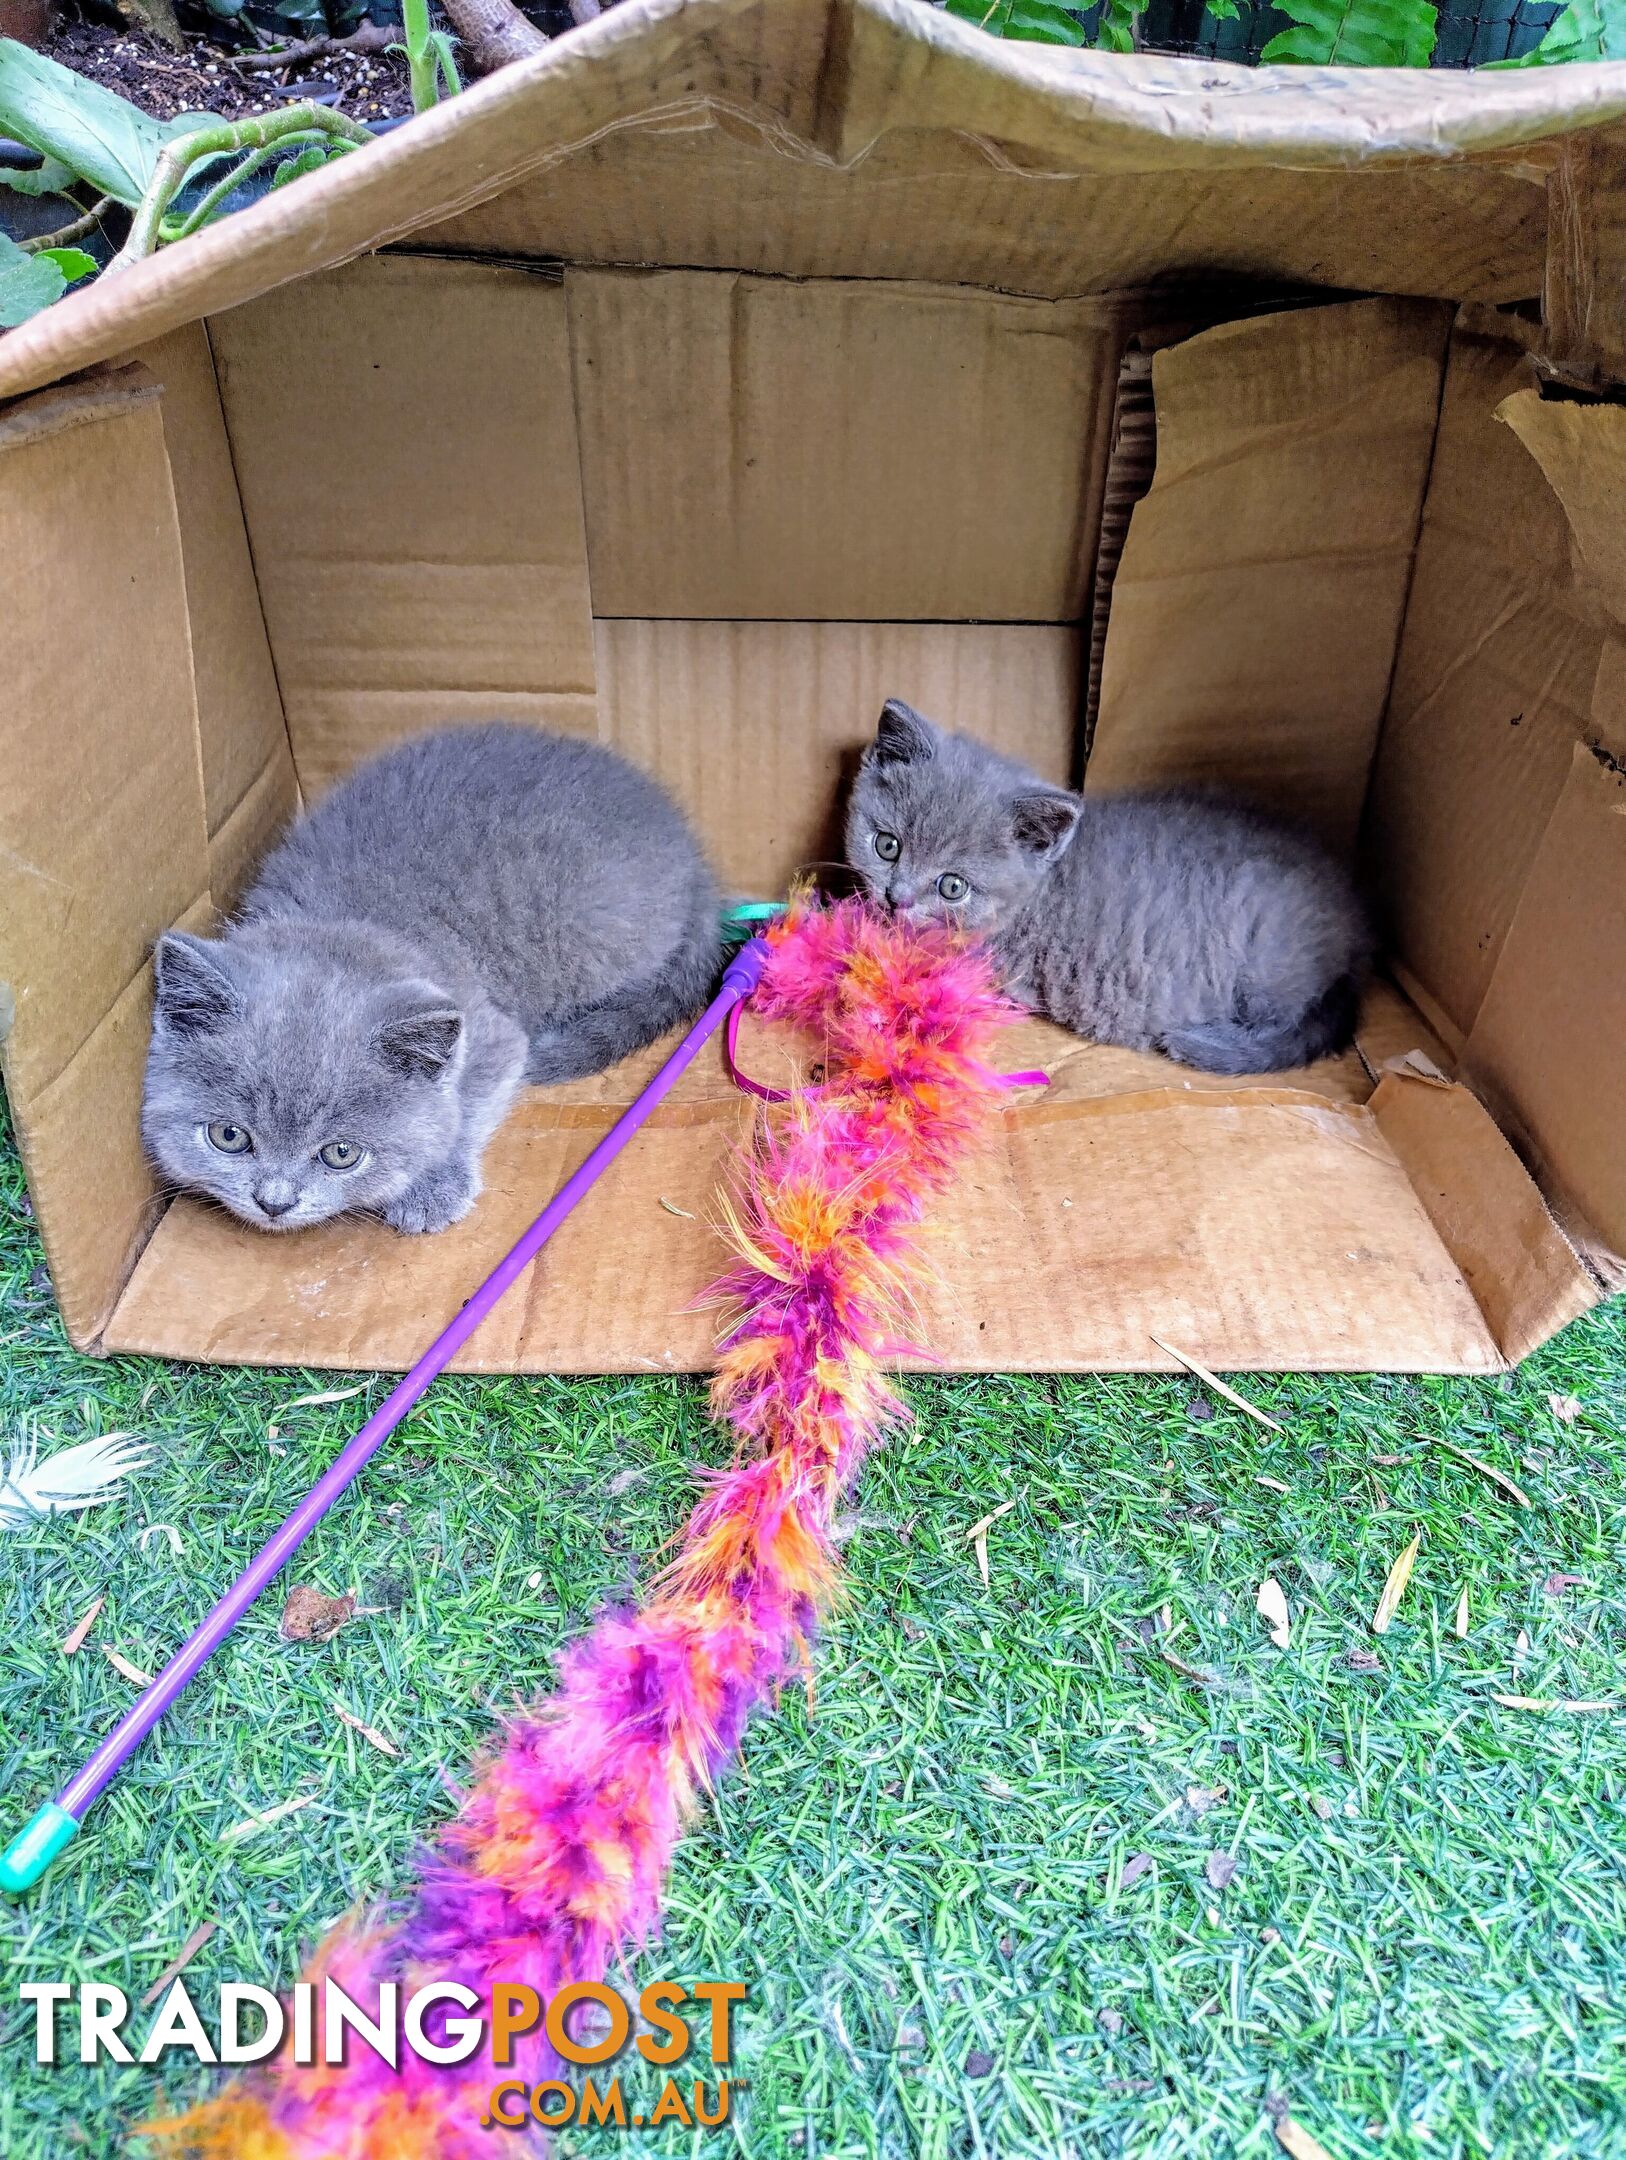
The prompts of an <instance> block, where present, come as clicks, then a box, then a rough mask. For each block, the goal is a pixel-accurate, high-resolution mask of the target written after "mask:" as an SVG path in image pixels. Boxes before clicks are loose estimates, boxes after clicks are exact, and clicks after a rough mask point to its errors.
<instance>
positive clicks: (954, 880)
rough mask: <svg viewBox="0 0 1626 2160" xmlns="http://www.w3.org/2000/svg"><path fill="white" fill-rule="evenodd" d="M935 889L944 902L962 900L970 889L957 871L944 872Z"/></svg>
mask: <svg viewBox="0 0 1626 2160" xmlns="http://www.w3.org/2000/svg"><path fill="white" fill-rule="evenodd" d="M937 889H938V891H939V892H940V893H941V894H942V895H943V898H944V899H945V900H950V901H952V900H963V899H964V898H965V896H966V894H967V893H968V892H969V891H970V890H971V887H970V886H969V885H968V884H967V883H966V881H965V879H964V878H963V877H961V875H960V873H959V871H958V870H945V871H944V872H943V875H942V876H941V877H940V878H939V879H938V881H937Z"/></svg>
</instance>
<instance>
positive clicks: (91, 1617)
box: [62, 1594, 107, 1657]
mask: <svg viewBox="0 0 1626 2160" xmlns="http://www.w3.org/2000/svg"><path fill="white" fill-rule="evenodd" d="M106 1603H107V1598H106V1596H105V1594H104V1595H103V1596H101V1597H99V1598H98V1599H97V1600H96V1602H95V1604H94V1605H92V1606H91V1608H90V1610H89V1612H87V1613H86V1614H85V1617H84V1618H83V1619H82V1620H81V1621H80V1622H79V1624H78V1626H77V1627H75V1628H73V1629H71V1630H70V1632H69V1633H68V1634H66V1635H65V1636H64V1637H63V1638H62V1655H63V1656H64V1657H73V1656H74V1655H75V1654H76V1653H77V1652H78V1651H80V1650H83V1648H84V1647H85V1638H86V1636H87V1635H89V1633H90V1631H91V1629H92V1628H93V1627H94V1626H95V1625H96V1615H97V1614H98V1613H99V1612H100V1611H101V1609H102V1607H103V1606H104V1605H105V1604H106Z"/></svg>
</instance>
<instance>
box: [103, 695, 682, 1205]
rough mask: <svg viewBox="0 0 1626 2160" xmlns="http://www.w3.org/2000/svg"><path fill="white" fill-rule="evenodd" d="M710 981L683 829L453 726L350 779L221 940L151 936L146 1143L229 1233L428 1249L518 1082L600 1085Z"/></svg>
mask: <svg viewBox="0 0 1626 2160" xmlns="http://www.w3.org/2000/svg"><path fill="white" fill-rule="evenodd" d="M720 964H721V948H720V939H719V931H718V894H717V888H716V886H715V884H714V883H713V880H712V876H711V872H710V871H709V869H708V868H707V866H706V862H705V859H704V857H703V856H702V854H701V852H700V848H699V845H698V843H697V842H696V840H695V838H694V836H693V834H692V833H691V832H690V830H689V828H688V826H687V824H686V823H685V822H684V819H683V816H682V814H681V813H680V812H679V811H678V809H677V808H676V806H675V805H674V804H673V803H672V802H671V801H670V800H669V798H668V797H667V796H666V795H665V794H663V793H662V791H661V790H660V788H659V787H657V786H656V784H655V783H654V781H652V780H649V779H646V778H645V777H644V775H643V774H642V773H639V772H635V771H634V770H633V768H632V767H631V766H630V765H627V764H625V763H624V762H623V761H622V760H621V759H620V758H618V757H615V756H613V755H612V754H611V753H610V752H609V751H608V750H603V749H600V748H599V747H598V745H597V744H594V743H588V742H580V741H576V740H573V739H570V738H566V737H562V736H556V735H544V734H541V733H539V732H538V731H537V730H535V729H533V728H524V727H483V728H454V729H449V730H447V731H446V732H445V733H442V734H438V735H427V736H424V737H422V738H421V739H420V740H418V741H416V742H408V743H405V744H403V745H402V746H401V747H400V748H398V749H394V750H390V751H388V752H386V753H385V754H384V755H383V756H382V757H379V758H377V759H375V760H374V761H373V762H372V763H370V764H367V765H364V766H362V767H360V769H359V770H358V771H356V772H355V773H353V774H352V775H351V776H350V777H349V778H348V779H347V780H345V781H344V782H343V783H342V784H341V785H340V786H339V787H337V788H335V789H334V790H333V792H332V794H331V795H328V796H327V797H325V798H324V800H323V801H322V802H320V803H319V804H318V805H317V807H316V809H315V810H314V811H312V813H311V814H310V816H309V817H306V818H302V819H301V820H300V821H299V822H298V823H297V824H295V825H294V826H293V828H292V829H291V830H290V831H289V833H288V834H287V835H286V837H285V838H284V839H283V840H282V841H281V842H280V844H279V845H278V846H277V847H276V848H275V849H274V850H273V851H272V853H271V854H270V856H269V857H268V858H267V860H266V862H265V864H264V866H263V867H262V869H261V871H260V874H259V878H258V880H257V882H256V883H255V885H254V888H253V890H252V891H251V892H250V893H249V895H248V897H247V899H246V900H245V901H244V902H243V905H242V908H241V910H240V912H239V916H238V919H237V920H236V921H235V922H234V923H233V924H232V925H231V927H230V928H229V929H228V930H227V931H226V933H225V935H224V936H223V937H221V938H218V939H213V940H209V939H204V938H198V937H190V936H187V935H184V934H182V933H181V932H179V931H176V932H172V933H171V934H170V935H169V936H167V937H165V938H162V939H160V941H159V945H158V951H157V1009H156V1013H155V1016H154V1021H153V1036H152V1049H151V1052H150V1053H149V1056H148V1061H147V1077H146V1093H145V1098H144V1101H143V1104H142V1119H141V1124H142V1136H143V1138H144V1140H145V1142H146V1147H147V1152H148V1154H149V1155H150V1156H151V1157H152V1160H153V1161H154V1162H155V1163H156V1164H157V1166H158V1168H159V1169H160V1170H161V1171H162V1172H163V1174H164V1175H165V1176H166V1177H167V1178H169V1179H171V1180H173V1182H174V1183H176V1184H177V1185H181V1186H184V1187H186V1188H188V1189H189V1190H191V1191H193V1192H200V1193H206V1194H208V1195H209V1196H210V1197H211V1198H213V1199H215V1200H218V1201H220V1202H221V1203H222V1204H223V1205H224V1206H226V1207H228V1208H230V1209H231V1211H232V1213H233V1214H234V1215H239V1216H241V1217H242V1219H243V1221H244V1222H248V1223H253V1224H254V1225H255V1226H256V1227H257V1228H260V1229H266V1230H294V1229H303V1228H304V1227H305V1226H306V1225H307V1224H309V1223H317V1222H323V1221H325V1220H326V1219H327V1218H328V1217H330V1216H333V1215H339V1214H345V1213H369V1214H375V1215H381V1216H382V1217H383V1218H384V1220H385V1221H386V1222H388V1223H392V1224H393V1225H394V1226H395V1228H396V1229H397V1230H413V1231H421V1230H443V1229H444V1228H445V1227H446V1226H447V1224H448V1223H454V1222H456V1221H457V1220H458V1218H459V1217H460V1216H462V1215H465V1214H467V1212H468V1210H469V1209H470V1208H471V1207H472V1206H473V1204H474V1201H475V1197H476V1195H477V1194H478V1193H479V1190H480V1156H481V1153H482V1151H483V1149H484V1147H485V1144H486V1142H487V1140H488V1139H489V1138H490V1137H491V1134H492V1133H493V1132H494V1131H495V1129H496V1127H497V1126H498V1124H499V1123H500V1122H501V1120H502V1117H503V1115H504V1113H505V1111H506V1110H507V1109H508V1106H509V1104H510V1103H511V1102H512V1100H513V1098H514V1095H515V1092H516V1090H517V1089H518V1088H519V1086H520V1084H521V1082H522V1081H525V1080H536V1081H552V1080H566V1079H570V1078H573V1077H574V1076H575V1075H577V1074H580V1073H590V1072H597V1071H600V1070H601V1069H602V1068H603V1067H605V1066H607V1065H613V1064H614V1063H615V1062H616V1061H617V1059H619V1058H623V1057H625V1056H626V1055H627V1054H628V1052H629V1051H632V1050H636V1049H638V1048H640V1047H641V1046H642V1045H643V1044H645V1043H647V1042H650V1041H652V1040H653V1039H654V1038H655V1037H656V1036H657V1035H659V1034H661V1033H662V1032H663V1030H665V1029H666V1028H668V1027H671V1026H672V1025H674V1024H675V1023H676V1022H677V1021H679V1020H684V1019H687V1018H688V1017H689V1016H690V1014H692V1013H693V1012H694V1011H696V1010H697V1008H698V1007H699V1006H700V1005H702V1004H703V1003H704V1001H705V999H706V997H707V996H708V994H709V992H710V989H711V985H712V982H713V979H714V977H715V975H716V972H717V969H718V967H719V966H720Z"/></svg>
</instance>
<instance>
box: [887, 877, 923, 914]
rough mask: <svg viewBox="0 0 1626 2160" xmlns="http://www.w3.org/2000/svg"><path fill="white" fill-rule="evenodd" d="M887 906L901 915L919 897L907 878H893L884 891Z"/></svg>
mask: <svg viewBox="0 0 1626 2160" xmlns="http://www.w3.org/2000/svg"><path fill="white" fill-rule="evenodd" d="M886 897H887V904H888V905H889V906H890V907H895V908H896V909H897V911H898V913H899V914H900V915H901V914H903V913H904V912H905V910H906V909H908V908H912V907H913V906H914V904H915V902H916V900H917V899H918V898H919V897H920V896H919V894H918V893H917V892H916V891H915V888H914V887H913V886H912V885H911V884H910V882H909V880H908V879H907V878H894V879H893V881H892V883H891V884H890V885H889V886H888V887H887V889H886Z"/></svg>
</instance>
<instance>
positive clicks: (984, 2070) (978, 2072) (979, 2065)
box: [965, 2048, 994, 2078]
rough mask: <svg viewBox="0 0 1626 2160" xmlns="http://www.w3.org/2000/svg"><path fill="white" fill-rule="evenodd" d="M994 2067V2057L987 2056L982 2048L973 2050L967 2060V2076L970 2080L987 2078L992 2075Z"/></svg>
mask: <svg viewBox="0 0 1626 2160" xmlns="http://www.w3.org/2000/svg"><path fill="white" fill-rule="evenodd" d="M993 2067H994V2058H993V2057H992V2055H985V2054H984V2053H983V2051H982V2049H981V2048H973V2049H972V2050H971V2053H970V2054H969V2055H968V2056H967V2057H966V2059H965V2074H966V2076H967V2077H968V2078H985V2077H987V2076H989V2075H990V2073H991V2072H992V2070H993Z"/></svg>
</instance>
